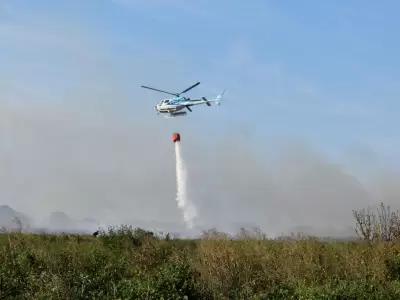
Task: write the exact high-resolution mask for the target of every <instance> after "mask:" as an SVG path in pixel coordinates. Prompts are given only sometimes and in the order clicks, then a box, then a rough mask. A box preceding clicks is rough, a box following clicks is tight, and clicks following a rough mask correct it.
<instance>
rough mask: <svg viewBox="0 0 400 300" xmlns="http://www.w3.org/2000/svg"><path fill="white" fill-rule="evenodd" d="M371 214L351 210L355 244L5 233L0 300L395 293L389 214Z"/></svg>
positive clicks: (397, 282) (136, 233)
mask: <svg viewBox="0 0 400 300" xmlns="http://www.w3.org/2000/svg"><path fill="white" fill-rule="evenodd" d="M368 214H371V212H368V213H366V212H365V211H361V212H357V213H355V217H356V221H357V222H356V224H357V229H358V231H357V232H365V233H367V234H366V235H362V233H361V234H360V237H361V239H360V241H359V242H329V243H328V242H321V241H319V240H317V239H315V238H307V237H304V238H302V239H300V240H271V239H267V238H265V237H264V236H263V235H262V234H260V233H257V232H255V233H253V232H252V233H249V232H242V233H241V236H240V239H232V238H231V237H229V236H227V235H226V234H223V233H219V232H216V231H210V232H208V233H205V234H204V236H203V237H202V238H201V239H198V240H174V239H171V240H165V239H159V238H157V237H154V236H152V235H151V234H149V233H148V232H146V231H144V230H141V229H132V228H129V227H126V226H121V227H119V228H115V229H113V230H111V232H109V233H107V234H105V233H101V234H100V235H99V236H97V237H93V236H79V235H44V234H43V235H39V234H37V235H34V234H25V233H4V234H2V235H0V299H327V300H328V299H400V243H398V242H397V236H398V235H396V232H395V230H396V228H397V227H396V226H395V225H396V222H397V221H396V218H394V217H393V218H388V219H387V220H391V221H390V222H389V223H388V224H387V225H388V226H383V225H384V223H383V222H384V221H382V220H384V219H382V218H375V223H374V222H369V223H368V222H367V223H365V222H364V223H365V224H367V225H365V224H364V223H363V222H360V220H364V219H368V218H367V217H366V216H367V215H368ZM378 215H379V214H378ZM390 215H391V216H393V213H390ZM363 218H364V219H363ZM370 219H373V218H370ZM360 223H363V224H364V225H360ZM399 224H400V222H399ZM378 225H379V226H378ZM360 226H364V228H363V230H360ZM365 226H370V229H371V230H370V231H369V230H367V228H365ZM388 231H391V233H390V234H389V233H388ZM371 232H372V233H371ZM388 236H390V237H391V238H388Z"/></svg>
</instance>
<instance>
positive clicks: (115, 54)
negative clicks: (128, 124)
mask: <svg viewBox="0 0 400 300" xmlns="http://www.w3.org/2000/svg"><path fill="white" fill-rule="evenodd" d="M399 8H400V3H399V2H398V1H389V0H388V1H384V2H382V1H381V2H379V3H378V2H377V1H358V0H354V1H311V0H304V1H294V0H292V1H266V0H252V1H233V0H220V1H211V0H203V1H184V0H171V1H161V0H154V1H149V0H143V1H139V0H114V1H111V0H85V1H83V0H65V1H61V0H60V1H54V0H35V1H27V0H12V1H11V0H0V66H1V68H0V79H1V81H2V84H0V87H2V89H3V91H6V95H7V97H8V98H7V99H10V101H32V102H34V101H49V102H54V101H58V99H63V100H68V98H69V97H71V99H72V98H74V97H75V98H76V99H79V97H84V96H88V95H89V94H90V95H91V96H92V97H97V96H98V97H99V98H102V101H105V102H107V103H108V105H109V106H110V107H112V106H113V105H114V106H117V105H118V106H119V108H118V111H119V112H120V113H121V114H124V116H127V117H132V118H138V119H142V120H144V121H145V122H149V124H150V123H154V124H157V125H158V126H160V130H165V131H166V132H167V131H168V132H169V131H170V129H172V128H174V129H179V130H181V128H182V127H183V128H185V130H186V131H187V132H188V133H191V134H192V133H193V132H196V133H198V135H199V139H202V138H203V139H205V138H207V139H208V138H211V139H213V138H215V137H218V136H219V135H221V134H225V133H226V132H228V131H230V130H236V129H237V130H238V134H239V135H240V134H245V133H249V134H250V135H251V136H252V137H253V138H254V140H255V142H256V143H260V144H263V143H267V142H271V138H270V137H283V136H290V137H296V138H301V139H305V140H308V141H310V142H311V143H312V144H313V145H314V146H315V147H316V148H318V149H321V150H322V151H324V152H326V153H327V154H328V155H330V156H332V157H334V158H340V157H341V155H342V153H343V152H346V151H349V149H353V148H354V147H356V148H362V149H364V148H368V149H370V150H371V151H373V152H376V153H377V155H378V156H379V157H382V158H384V159H385V160H387V161H392V160H393V159H394V158H397V157H398V155H399V154H400V143H399V141H398V137H399V133H400V121H399V120H398V119H397V115H398V111H399V109H400V104H399V99H398V98H399V94H400V93H399V82H400V60H399V58H398V53H399V52H400V45H399V44H400V41H399V39H398V38H397V36H398V32H399V29H400V20H399V18H398V17H397V15H396V12H398V10H399ZM197 81H201V85H200V86H199V87H198V88H196V89H195V90H193V92H192V93H191V94H190V95H192V96H201V95H207V96H209V95H213V94H216V93H217V92H218V91H219V90H220V89H222V88H224V89H227V90H228V91H227V93H226V97H225V99H224V102H223V103H222V105H221V106H220V107H217V108H216V107H212V108H209V107H206V106H204V107H199V108H196V109H195V112H194V113H193V114H191V115H189V116H188V117H187V118H182V119H180V120H168V119H163V118H155V116H154V111H153V106H154V103H155V102H158V101H159V100H160V99H162V98H163V97H164V95H163V94H159V93H156V92H152V91H147V90H143V89H141V88H140V85H148V86H153V87H155V88H160V89H164V90H169V91H172V92H178V91H180V90H182V89H184V88H186V87H187V86H190V85H191V84H193V83H195V82H197ZM78 91H82V94H81V96H77V95H79V93H78ZM116 97H118V101H116V100H115V98H116ZM99 101H100V100H99ZM138 110H139V111H138ZM171 124H172V125H171Z"/></svg>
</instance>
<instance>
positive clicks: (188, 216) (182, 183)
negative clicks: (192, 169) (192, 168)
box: [172, 132, 196, 229]
mask: <svg viewBox="0 0 400 300" xmlns="http://www.w3.org/2000/svg"><path fill="white" fill-rule="evenodd" d="M172 141H173V142H174V144H175V156H176V188H177V191H176V202H177V203H178V207H179V208H180V209H181V210H182V212H183V219H184V221H185V223H186V226H187V227H188V228H189V229H190V228H192V227H193V222H194V219H195V217H196V207H195V206H194V205H193V204H192V203H191V202H190V201H189V199H188V196H187V173H186V168H185V163H184V160H183V158H182V154H181V143H180V141H181V136H180V134H179V133H178V132H175V133H173V134H172Z"/></svg>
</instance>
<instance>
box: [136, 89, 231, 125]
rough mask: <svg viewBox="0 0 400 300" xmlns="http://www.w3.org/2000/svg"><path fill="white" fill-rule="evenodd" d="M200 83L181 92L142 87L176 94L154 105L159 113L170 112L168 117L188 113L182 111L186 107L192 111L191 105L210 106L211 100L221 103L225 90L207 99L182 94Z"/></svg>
mask: <svg viewBox="0 0 400 300" xmlns="http://www.w3.org/2000/svg"><path fill="white" fill-rule="evenodd" d="M199 84H200V82H197V83H195V84H194V85H192V86H191V87H189V88H187V89H185V90H184V91H182V92H180V93H179V94H176V93H170V92H166V91H162V90H158V89H154V88H151V87H148V86H144V85H142V86H141V87H142V88H146V89H150V90H153V91H157V92H161V93H166V94H169V95H173V96H175V97H173V98H169V99H164V100H161V101H160V102H159V103H158V104H157V105H156V106H154V110H155V111H156V112H157V115H158V114H168V115H166V116H165V117H166V118H175V117H178V116H185V115H186V111H182V110H183V109H184V108H186V109H187V110H188V111H190V112H191V111H192V109H191V108H190V106H194V105H199V104H206V105H208V106H211V104H210V102H215V104H217V105H220V100H221V98H222V95H223V94H224V93H225V90H222V91H221V92H220V93H219V94H218V95H217V96H216V97H215V98H212V99H206V97H201V99H190V98H187V97H184V96H180V95H181V94H184V93H186V92H187V91H189V90H191V89H192V88H194V87H196V86H198V85H199Z"/></svg>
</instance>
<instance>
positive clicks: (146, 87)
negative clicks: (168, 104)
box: [141, 85, 179, 96]
mask: <svg viewBox="0 0 400 300" xmlns="http://www.w3.org/2000/svg"><path fill="white" fill-rule="evenodd" d="M141 87H142V88H145V89H149V90H153V91H157V92H161V93H166V94H169V95H173V96H179V94H173V93H170V92H166V91H162V90H158V89H154V88H151V87H148V86H144V85H142V86H141Z"/></svg>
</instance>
